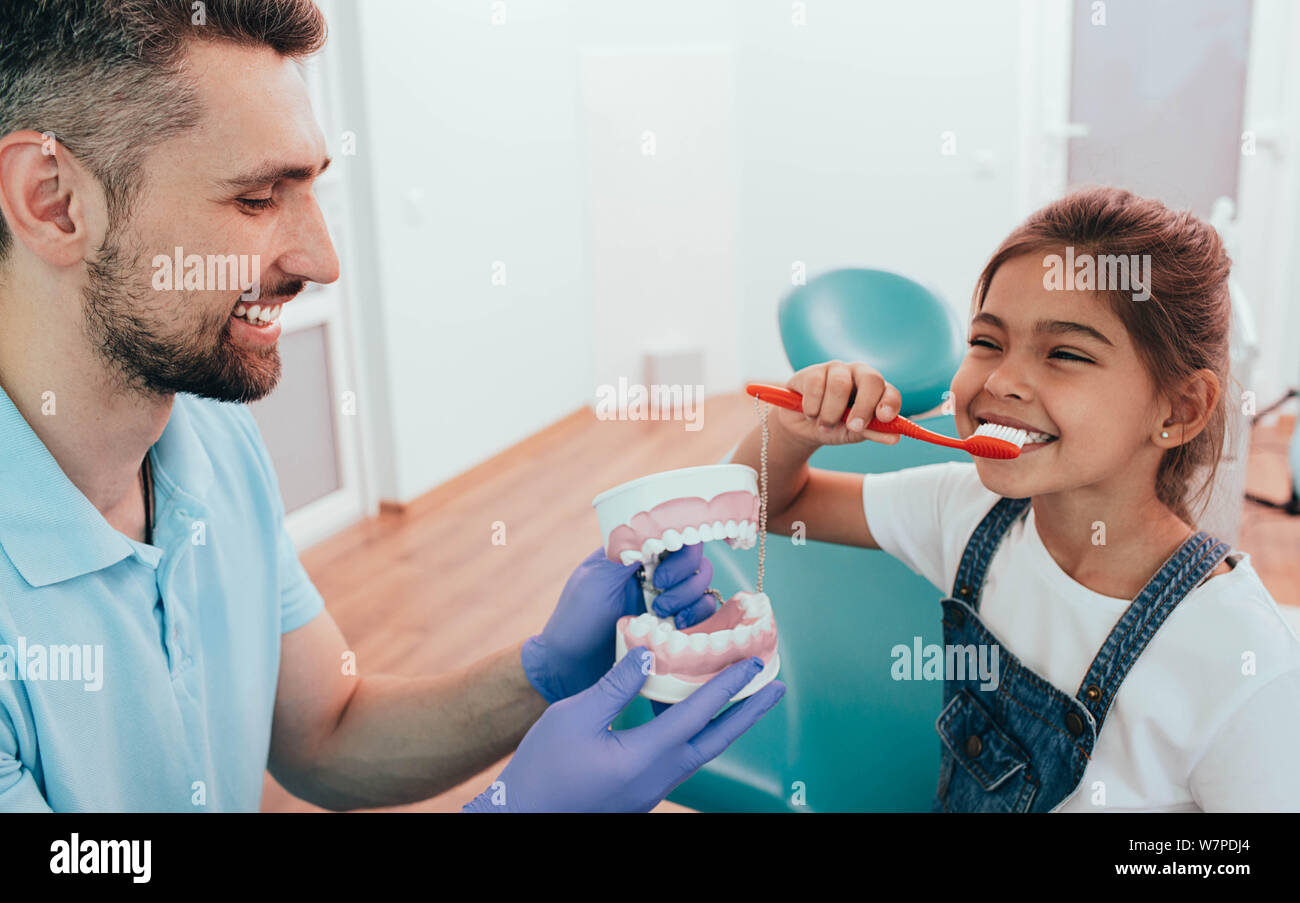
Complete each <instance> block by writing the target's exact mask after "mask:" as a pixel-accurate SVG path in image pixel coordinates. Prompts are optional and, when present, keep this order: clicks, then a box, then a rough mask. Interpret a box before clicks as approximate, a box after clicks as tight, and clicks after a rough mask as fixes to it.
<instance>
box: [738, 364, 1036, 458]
mask: <svg viewBox="0 0 1300 903" xmlns="http://www.w3.org/2000/svg"><path fill="white" fill-rule="evenodd" d="M745 391H746V392H748V393H749V394H750V395H753V396H754V397H755V398H757V399H759V400H761V401H766V402H767V403H768V404H774V405H776V406H777V407H780V408H788V409H789V410H791V411H802V410H803V396H802V395H800V394H799V393H798V392H796V391H794V390H793V389H787V388H786V387H785V386H774V385H771V384H770V383H749V384H748V385H747V386H745ZM852 410H853V407H852V405H850V406H849V407H848V409H846V410H845V411H844V416H843V417H841V418H840V421H841V422H844V421H846V420H848V419H849V412H850V411H852ZM866 428H867V429H869V430H875V431H876V432H879V433H898V434H900V435H903V436H910V437H911V438H913V439H920V440H921V441H922V442H929V443H931V444H932V445H943V446H946V447H947V448H959V449H961V450H962V451H965V452H970V453H971V454H972V455H978V456H979V457H981V458H1018V457H1020V447H1021V446H1022V445H1024V444H1025V441H1026V440H1027V439H1028V438H1029V434H1028V433H1026V432H1025V431H1024V430H1020V429H1016V428H1015V427H1010V426H1002V425H1001V424H998V423H982V424H980V425H979V427H978V428H977V429H976V430H975V433H974V435H972V436H971V437H970V438H969V439H954V438H952V437H951V436H944V435H942V434H940V433H935V432H932V431H930V430H927V429H926V428H925V427H923V426H918V425H917V424H915V423H913V422H912V421H910V420H908V419H907V418H906V417H903V416H902V415H899V416H897V417H895V418H894V419H893V420H891V421H889V422H888V423H884V422H882V421H881V420H880V419H879V418H877V417H872V418H871V422H870V423H868V424H867V427H866Z"/></svg>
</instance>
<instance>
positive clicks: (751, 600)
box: [740, 593, 772, 618]
mask: <svg viewBox="0 0 1300 903" xmlns="http://www.w3.org/2000/svg"><path fill="white" fill-rule="evenodd" d="M740 607H741V609H743V610H744V612H745V614H747V615H749V616H750V617H751V618H761V617H763V615H765V614H767V613H769V612H770V611H771V610H772V603H771V601H769V600H768V598H767V593H754V594H753V595H751V596H745V597H743V598H742V599H741V600H740Z"/></svg>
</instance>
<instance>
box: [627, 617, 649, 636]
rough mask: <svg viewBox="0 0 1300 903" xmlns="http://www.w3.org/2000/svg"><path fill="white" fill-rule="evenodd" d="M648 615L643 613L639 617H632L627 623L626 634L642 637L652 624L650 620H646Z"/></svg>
mask: <svg viewBox="0 0 1300 903" xmlns="http://www.w3.org/2000/svg"><path fill="white" fill-rule="evenodd" d="M648 617H650V615H648V614H644V615H641V617H639V618H633V619H632V623H631V624H629V625H627V632H628V635H629V636H634V637H643V636H645V635H646V634H647V633H649V632H650V627H651V626H652V622H650V621H647V620H646V618H648Z"/></svg>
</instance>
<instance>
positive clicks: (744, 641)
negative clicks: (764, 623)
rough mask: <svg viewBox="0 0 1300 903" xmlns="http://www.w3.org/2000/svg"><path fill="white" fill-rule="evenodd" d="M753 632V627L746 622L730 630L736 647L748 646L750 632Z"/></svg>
mask: <svg viewBox="0 0 1300 903" xmlns="http://www.w3.org/2000/svg"><path fill="white" fill-rule="evenodd" d="M753 632H754V628H752V627H750V626H749V625H748V624H741V625H740V626H739V627H737V628H736V629H735V630H733V631H731V633H732V635H733V636H734V637H735V641H736V646H737V647H742V646H748V645H749V637H750V634H752V633H753Z"/></svg>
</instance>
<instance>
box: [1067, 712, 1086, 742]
mask: <svg viewBox="0 0 1300 903" xmlns="http://www.w3.org/2000/svg"><path fill="white" fill-rule="evenodd" d="M1065 726H1066V727H1067V728H1069V730H1070V733H1072V734H1074V736H1076V737H1078V736H1079V735H1080V734H1082V733H1083V719H1082V718H1080V717H1079V716H1078V714H1077V713H1075V712H1070V713H1069V714H1068V715H1066V716H1065Z"/></svg>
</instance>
